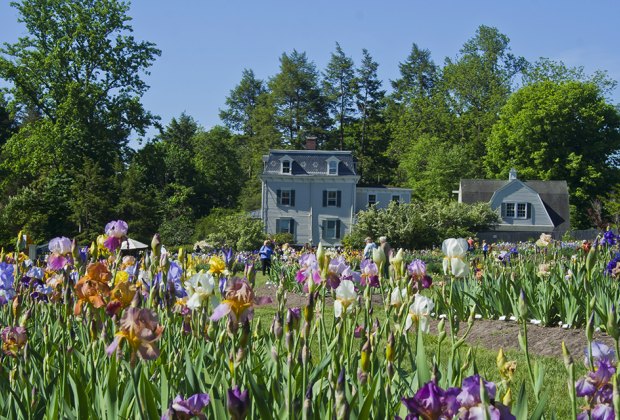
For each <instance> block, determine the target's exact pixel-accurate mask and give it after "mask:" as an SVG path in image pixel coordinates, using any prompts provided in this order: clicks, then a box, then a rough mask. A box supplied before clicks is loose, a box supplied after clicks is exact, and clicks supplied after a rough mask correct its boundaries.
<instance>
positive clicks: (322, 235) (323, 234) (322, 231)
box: [321, 220, 327, 239]
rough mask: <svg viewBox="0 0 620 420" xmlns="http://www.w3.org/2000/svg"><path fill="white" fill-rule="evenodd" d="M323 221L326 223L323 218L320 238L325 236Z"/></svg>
mask: <svg viewBox="0 0 620 420" xmlns="http://www.w3.org/2000/svg"><path fill="white" fill-rule="evenodd" d="M325 223H327V222H326V221H325V220H323V221H322V222H321V239H322V238H325V228H326V226H325Z"/></svg>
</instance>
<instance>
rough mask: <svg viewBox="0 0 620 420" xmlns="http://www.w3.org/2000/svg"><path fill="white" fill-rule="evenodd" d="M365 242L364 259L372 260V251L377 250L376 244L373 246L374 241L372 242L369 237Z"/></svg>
mask: <svg viewBox="0 0 620 420" xmlns="http://www.w3.org/2000/svg"><path fill="white" fill-rule="evenodd" d="M365 241H366V246H365V247H364V259H365V260H369V259H371V258H372V251H373V250H374V249H377V244H375V241H373V240H372V238H371V237H370V236H368V237H367V238H366V239H365Z"/></svg>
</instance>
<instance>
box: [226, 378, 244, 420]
mask: <svg viewBox="0 0 620 420" xmlns="http://www.w3.org/2000/svg"><path fill="white" fill-rule="evenodd" d="M226 395H227V397H228V398H227V400H226V407H227V408H228V414H230V417H231V418H232V419H233V420H243V419H245V418H246V417H247V415H248V411H249V410H250V393H249V392H248V390H247V389H246V390H245V391H241V389H239V387H238V386H236V385H235V387H233V388H231V389H229V390H228V391H227V394H226Z"/></svg>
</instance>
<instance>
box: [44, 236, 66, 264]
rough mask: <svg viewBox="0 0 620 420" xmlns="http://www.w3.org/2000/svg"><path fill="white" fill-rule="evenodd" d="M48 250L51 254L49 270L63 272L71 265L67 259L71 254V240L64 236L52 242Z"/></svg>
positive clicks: (48, 261) (48, 260)
mask: <svg viewBox="0 0 620 420" xmlns="http://www.w3.org/2000/svg"><path fill="white" fill-rule="evenodd" d="M48 248H49V250H50V252H51V254H50V255H49V256H48V257H47V269H48V270H52V271H58V270H62V269H63V268H64V266H65V265H67V264H68V263H69V259H67V258H65V256H66V255H67V254H69V253H70V252H71V239H69V238H66V237H64V236H61V237H58V238H54V239H52V240H51V241H50V243H49V245H48Z"/></svg>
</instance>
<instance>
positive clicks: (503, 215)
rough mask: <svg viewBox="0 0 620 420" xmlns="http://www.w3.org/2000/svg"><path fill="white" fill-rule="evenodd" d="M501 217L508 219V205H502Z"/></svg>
mask: <svg viewBox="0 0 620 420" xmlns="http://www.w3.org/2000/svg"><path fill="white" fill-rule="evenodd" d="M501 217H506V203H502V216H501Z"/></svg>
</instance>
